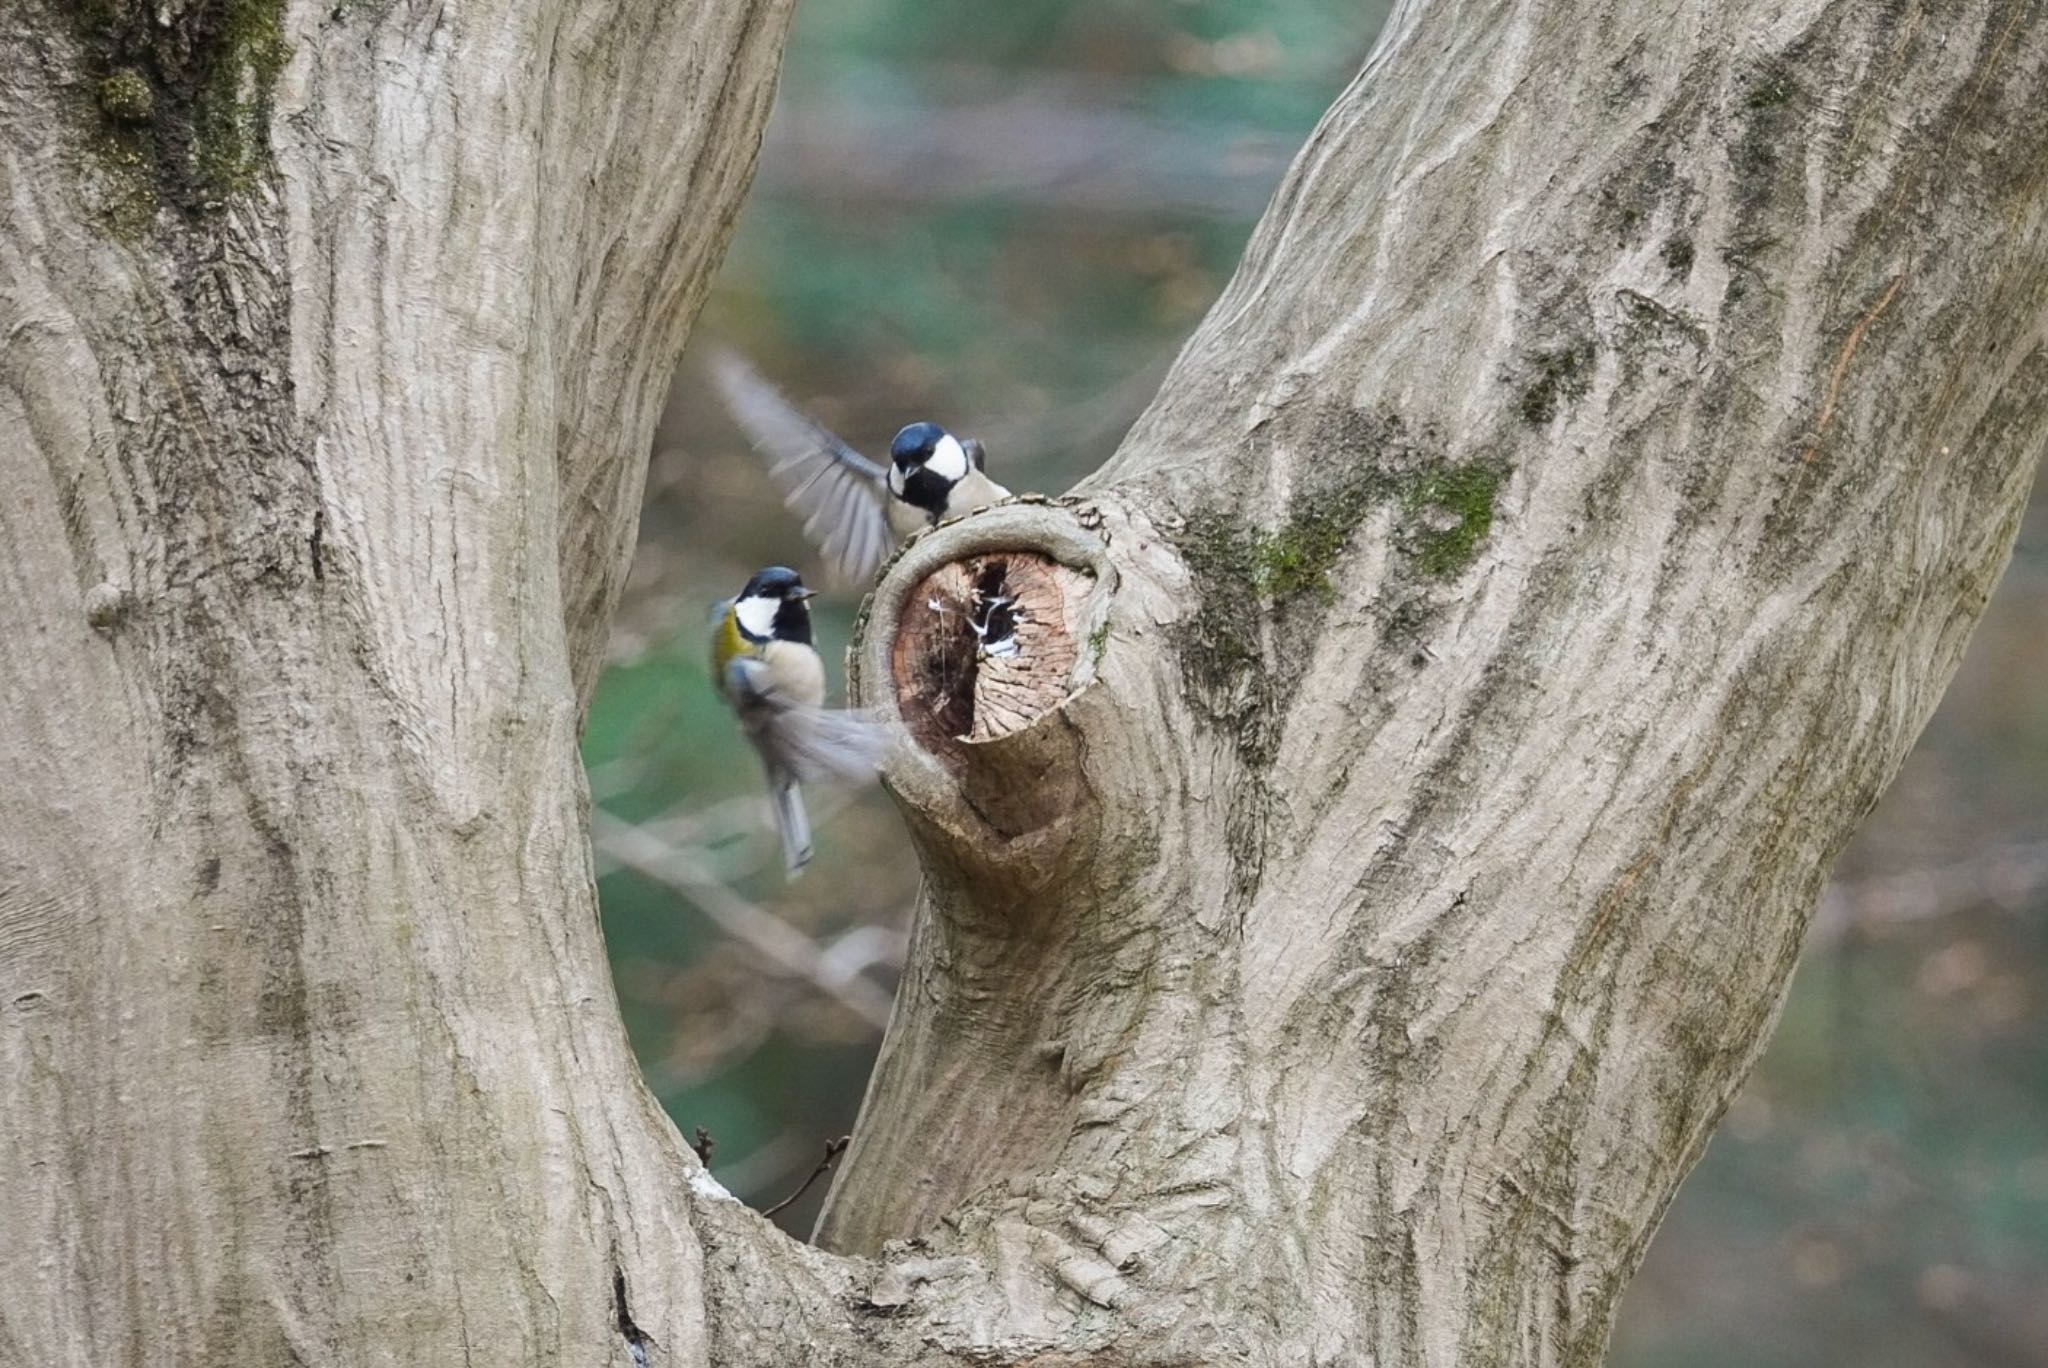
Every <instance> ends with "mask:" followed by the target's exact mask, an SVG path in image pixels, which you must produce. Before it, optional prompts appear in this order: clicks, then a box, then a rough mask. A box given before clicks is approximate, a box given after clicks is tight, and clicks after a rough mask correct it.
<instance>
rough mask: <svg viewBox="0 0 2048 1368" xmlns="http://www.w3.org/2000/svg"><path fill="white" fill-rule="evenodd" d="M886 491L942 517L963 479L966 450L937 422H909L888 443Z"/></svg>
mask: <svg viewBox="0 0 2048 1368" xmlns="http://www.w3.org/2000/svg"><path fill="white" fill-rule="evenodd" d="M889 460H890V462H891V465H890V468H889V490H890V492H891V493H893V494H894V495H895V496H896V497H897V498H899V499H901V500H903V501H904V502H905V503H907V504H912V505H914V506H916V507H918V508H922V509H924V510H925V511H926V512H928V513H930V514H931V516H932V519H933V520H934V521H937V520H938V519H939V518H941V517H943V516H945V514H946V510H947V508H948V507H949V500H950V499H951V497H952V493H953V486H954V485H956V484H958V483H960V481H961V480H963V479H964V478H966V475H967V469H968V465H969V458H968V455H967V448H966V447H965V446H963V445H961V442H960V439H959V438H958V437H955V436H954V435H953V434H952V433H950V432H948V431H946V430H945V429H944V428H942V427H940V426H939V425H938V424H937V423H912V424H911V425H910V426H909V427H907V428H905V429H903V431H901V432H899V433H897V434H896V440H895V441H893V442H891V443H889Z"/></svg>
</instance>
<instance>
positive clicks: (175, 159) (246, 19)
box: [66, 0, 291, 209]
mask: <svg viewBox="0 0 2048 1368" xmlns="http://www.w3.org/2000/svg"><path fill="white" fill-rule="evenodd" d="M66 13H68V15H69V18H70V22H71V24H72V26H73V29H74V31H75V32H76V33H77V34H78V36H79V37H80V39H81V40H82V41H83V43H84V45H85V48H86V54H87V61H88V64H89V71H90V74H92V75H93V76H94V78H95V83H94V87H93V88H94V91H95V95H96V101H95V103H96V105H97V108H98V114H99V120H100V122H101V124H102V130H101V132H102V136H101V138H100V139H99V142H98V145H99V146H100V147H101V148H102V149H103V150H105V151H107V152H109V153H110V154H111V155H110V156H105V157H103V158H102V160H103V161H108V162H109V163H110V169H112V170H115V171H116V172H118V173H119V174H120V175H122V176H124V177H132V174H133V173H135V172H137V171H146V172H147V174H148V178H149V179H150V181H151V182H152V183H153V186H154V190H155V193H156V196H157V197H158V198H161V199H162V200H165V201H168V202H170V203H173V204H177V205H180V206H182V207H185V208H190V209H204V208H211V207H214V206H217V205H218V204H219V203H220V202H221V201H223V200H225V199H226V198H228V197H229V196H231V195H233V194H236V193H238V192H240V191H244V190H247V189H248V188H249V187H250V186H251V185H253V184H254V183H255V181H256V179H257V177H258V176H259V175H260V174H261V172H262V170H263V168H264V166H265V165H266V163H267V162H268V159H269V155H270V145H269V123H270V101H271V92H272V90H273V88H274V87H275V86H276V83H277V78H278V75H279V73H281V72H282V71H283V69H284V65H285V62H286V61H287V60H289V58H290V56H291V48H290V45H289V44H288V43H286V41H285V37H284V2H283V0H192V2H191V3H189V4H187V5H186V6H185V7H184V8H182V9H177V10H174V11H162V10H160V9H159V7H157V6H156V5H154V4H153V3H150V0H84V3H82V4H78V5H76V6H75V7H72V8H70V9H68V10H67V11H66ZM128 198H131V199H132V198H135V197H134V196H129V197H128Z"/></svg>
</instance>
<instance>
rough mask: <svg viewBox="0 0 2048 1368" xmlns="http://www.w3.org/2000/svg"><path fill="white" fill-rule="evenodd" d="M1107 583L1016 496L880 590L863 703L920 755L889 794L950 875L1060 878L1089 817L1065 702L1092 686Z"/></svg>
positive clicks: (957, 529)
mask: <svg viewBox="0 0 2048 1368" xmlns="http://www.w3.org/2000/svg"><path fill="white" fill-rule="evenodd" d="M1114 579H1115V572H1114V571H1113V570H1112V569H1111V568H1110V565H1109V560H1108V556H1107V553H1106V551H1105V549H1104V547H1103V545H1102V541H1101V539H1100V537H1099V536H1095V535H1092V534H1090V533H1089V532H1088V531H1087V530H1086V529H1085V528H1083V527H1082V526H1081V525H1080V524H1079V523H1078V522H1077V520H1076V519H1075V518H1074V516H1073V515H1072V514H1070V513H1068V512H1067V511H1066V510H1064V509H1061V508H1058V507H1056V506H1052V505H1049V504H1047V503H1046V502H1045V501H1043V500H1034V499H1023V500H1017V501H1013V502H1011V503H1007V504H1003V505H1000V506H998V507H995V508H990V509H985V510H983V511H982V512H980V513H977V514H974V515H972V516H970V517H968V518H966V519H963V520H961V521H960V522H958V523H954V524H950V525H948V526H946V527H942V528H940V529H938V530H937V531H936V532H934V533H931V534H930V535H928V536H925V537H921V538H919V539H918V540H917V541H916V542H915V543H913V544H912V545H911V546H910V547H908V548H907V549H906V550H905V551H904V553H903V555H902V556H901V557H900V558H899V559H898V560H897V562H896V564H895V565H894V566H893V567H892V568H891V569H890V571H889V573H888V574H887V575H886V576H885V578H884V579H883V582H882V584H881V585H880V586H879V587H878V588H877V590H876V592H875V597H874V600H873V603H872V605H871V614H872V616H871V619H870V621H869V622H868V623H867V624H866V626H865V632H864V635H863V636H862V638H861V645H860V646H859V647H858V648H857V651H856V656H855V661H854V683H855V689H856V693H857V695H858V696H860V697H861V698H862V701H864V702H865V703H867V704H868V705H870V706H876V705H879V706H881V707H882V708H883V709H884V710H889V709H893V710H894V712H895V713H896V715H897V716H898V717H899V718H901V719H902V722H903V725H904V727H905V729H906V730H907V731H908V732H909V734H910V739H911V740H912V741H913V742H914V743H915V745H914V746H913V747H911V748H907V750H908V754H906V755H904V756H903V757H902V758H901V760H900V761H899V762H898V763H896V764H892V765H891V767H890V769H889V776H888V777H889V780H890V784H891V787H892V788H894V789H895V790H896V792H897V794H898V796H899V797H900V798H901V799H902V800H903V801H904V803H905V805H906V806H907V807H909V808H910V809H912V810H913V812H914V813H915V814H916V815H917V816H918V817H920V818H922V819H923V821H924V822H925V823H928V824H929V825H930V830H929V833H928V834H929V835H932V836H935V837H938V838H940V839H939V840H938V842H937V844H938V846H939V847H940V848H941V849H943V850H945V851H947V852H949V853H950V859H949V861H948V862H949V863H951V864H953V865H955V866H956V867H962V866H973V865H980V864H986V863H988V862H990V861H994V862H996V863H998V864H1002V865H1004V866H1006V867H1008V866H1029V869H1030V870H1032V871H1036V873H1037V875H1039V876H1044V875H1045V874H1046V871H1048V870H1051V869H1053V868H1054V867H1055V866H1056V865H1057V863H1058V862H1057V861H1054V860H1053V859H1052V858H1051V856H1052V853H1053V852H1052V850H1051V849H1050V848H1049V847H1052V846H1056V845H1063V844H1064V842H1065V840H1066V838H1067V837H1068V836H1069V835H1070V834H1071V833H1072V831H1073V830H1074V829H1075V825H1076V824H1075V822H1074V821H1073V818H1074V817H1075V816H1077V815H1078V814H1079V812H1081V811H1082V810H1083V809H1084V808H1085V807H1086V785H1085V782H1084V777H1083V775H1082V773H1081V763H1080V759H1081V756H1080V741H1079V737H1078V736H1077V735H1076V733H1075V729H1074V727H1073V725H1072V722H1071V720H1070V719H1068V718H1067V717H1066V711H1067V709H1066V705H1067V704H1068V703H1069V702H1070V701H1072V700H1073V699H1074V697H1075V696H1076V695H1077V694H1079V693H1080V692H1081V691H1082V690H1084V689H1086V688H1087V686H1088V685H1089V684H1090V683H1091V682H1092V681H1093V679H1094V652H1093V651H1091V650H1090V649H1089V645H1088V643H1089V641H1090V639H1091V635H1092V634H1093V633H1094V632H1095V631H1096V630H1097V629H1099V628H1100V627H1101V625H1102V624H1103V623H1105V622H1106V621H1107V619H1108V613H1109V599H1110V596H1111V592H1112V591H1113V587H1114ZM1012 872H1013V873H1014V872H1015V871H1012ZM1025 882H1027V883H1033V884H1039V883H1042V882H1043V878H1042V877H1038V878H1033V879H1027V880H1026V881H1025Z"/></svg>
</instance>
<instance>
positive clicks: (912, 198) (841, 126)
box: [761, 66, 1299, 221]
mask: <svg viewBox="0 0 2048 1368" xmlns="http://www.w3.org/2000/svg"><path fill="white" fill-rule="evenodd" d="M931 75H932V77H933V79H931V80H929V81H920V82H918V83H917V84H915V85H903V84H901V83H896V84H890V83H887V82H883V81H879V80H862V81H850V82H848V84H849V85H850V86H853V87H854V88H855V89H856V90H857V91H858V94H848V95H847V96H844V97H840V98H833V97H832V96H831V95H827V96H826V97H824V98H812V99H809V100H805V101H802V102H797V101H791V102H789V103H786V104H784V105H782V106H781V107H780V108H779V109H778V110H777V111H776V114H775V118H774V121H773V122H772V123H770V124H769V127H768V134H767V139H766V141H765V143H764V146H763V155H762V159H761V190H762V193H765V194H770V195H777V194H785V195H796V196H802V197H804V198H809V199H818V200H826V201H831V200H848V199H871V200H882V201H886V202H888V203H890V204H892V205H899V206H900V205H905V204H917V203H962V202H983V201H987V200H989V199H994V198H1000V199H1015V200H1018V201H1021V202H1023V203H1026V204H1028V205H1029V206H1030V207H1031V208H1032V209H1034V210H1038V211H1044V210H1053V211H1066V212H1082V213H1088V214H1110V215H1129V214H1138V215H1148V216H1156V215H1159V214H1162V213H1193V214H1202V215H1209V216H1215V217H1220V218H1225V219H1230V220H1234V221H1242V220H1247V219H1250V218H1251V217H1252V216H1254V215H1256V214H1257V213H1258V212H1259V210H1261V209H1262V208H1264V207H1265V203H1266V199H1267V197H1268V196H1269V195H1270V194H1271V193H1272V190H1273V186H1274V184H1275V183H1276V182H1278V181H1279V179H1280V174H1281V172H1283V171H1285V170H1286V169H1287V163H1288V160H1289V159H1290V158H1291V157H1292V156H1293V155H1294V152H1295V149H1296V147H1297V145H1298V143H1299V139H1298V138H1296V137H1295V136H1293V134H1292V132H1291V131H1289V132H1282V131H1276V130H1274V129H1271V128H1268V127H1262V126H1260V125H1258V124H1256V123H1250V122H1246V121H1244V120H1242V119H1233V118H1227V117H1213V116H1212V117H1206V118H1205V117H1201V116H1199V115H1190V114H1188V113H1186V112H1177V113H1174V114H1161V113H1154V112H1151V110H1150V109H1148V108H1147V106H1148V105H1153V106H1156V105H1159V104H1161V103H1163V101H1160V100H1157V99H1151V100H1148V99H1147V98H1145V95H1144V92H1142V91H1140V90H1137V89H1134V84H1135V83H1133V82H1131V81H1128V80H1124V81H1114V82H1107V81H1103V80H1100V79H1086V78H1081V77H1077V76H1072V75H1059V74H1044V75H1033V76H1027V77H1019V76H1017V75H1015V74H1013V73H1008V72H1002V71H997V70H983V69H974V68H965V67H958V66H955V67H952V68H949V69H945V70H940V71H937V72H933V73H931ZM949 89H950V90H958V91H961V92H963V95H962V97H961V98H959V99H955V100H946V99H942V98H932V97H931V92H933V91H935V90H937V91H943V90H949ZM992 91H993V92H997V93H995V94H994V95H993V97H991V94H990V92H992Z"/></svg>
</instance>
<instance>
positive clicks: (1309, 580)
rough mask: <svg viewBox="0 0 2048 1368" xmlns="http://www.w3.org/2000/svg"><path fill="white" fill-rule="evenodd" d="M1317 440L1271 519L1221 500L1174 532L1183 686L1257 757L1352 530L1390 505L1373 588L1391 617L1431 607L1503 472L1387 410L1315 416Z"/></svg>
mask: <svg viewBox="0 0 2048 1368" xmlns="http://www.w3.org/2000/svg"><path fill="white" fill-rule="evenodd" d="M1317 447H1318V451H1317V455H1316V457H1315V459H1314V461H1313V462H1312V464H1311V465H1310V466H1309V467H1308V470H1307V473H1306V476H1305V478H1304V479H1303V481H1302V487H1301V489H1300V492H1299V493H1298V494H1297V495H1296V497H1295V498H1294V499H1293V500H1292V501H1291V502H1290V504H1289V505H1288V507H1287V510H1286V514H1285V516H1284V517H1283V518H1282V519H1281V521H1280V522H1279V524H1278V525H1277V526H1270V527H1268V526H1260V525H1259V524H1257V523H1256V522H1253V521H1250V520H1248V519H1247V518H1245V517H1244V515H1243V513H1242V512H1241V511H1240V510H1239V509H1238V508H1237V507H1236V506H1235V505H1220V506H1215V507H1210V508H1205V509H1201V510H1198V511H1196V512H1195V513H1193V514H1191V515H1190V516H1189V517H1188V518H1187V519H1186V520H1185V522H1184V523H1183V525H1182V527H1181V528H1180V530H1179V533H1178V535H1177V536H1176V537H1175V545H1176V548H1177V549H1178V550H1179V552H1180V555H1181V558H1182V560H1184V561H1185V562H1186V563H1187V566H1188V569H1189V571H1190V572H1191V574H1192V576H1193V578H1194V583H1195V586H1196V592H1197V593H1198V594H1199V596H1200V603H1199V605H1198V607H1197V608H1196V610H1195V611H1194V613H1193V614H1191V615H1190V617H1189V618H1188V620H1187V622H1186V624H1185V626H1184V627H1183V629H1182V633H1181V641H1180V649H1181V658H1182V664H1183V669H1184V670H1185V672H1186V677H1187V680H1188V684H1189V689H1190V693H1191V694H1192V695H1193V696H1194V697H1195V698H1196V699H1197V700H1199V702H1200V704H1201V706H1202V707H1203V708H1204V710H1205V711H1206V712H1207V713H1208V715H1209V716H1210V717H1211V719H1212V720H1214V721H1216V722H1218V723H1219V724H1221V725H1227V726H1229V727H1231V728H1233V729H1234V731H1235V733H1236V735H1237V738H1238V742H1239V748H1240V752H1241V753H1242V754H1243V755H1244V756H1245V757H1246V758H1247V760H1249V761H1251V762H1253V763H1254V764H1258V763H1261V762H1262V761H1263V759H1264V758H1265V757H1266V756H1267V755H1269V754H1270V751H1271V746H1272V742H1273V741H1274V740H1275V738H1274V737H1273V735H1272V734H1271V729H1270V727H1269V726H1268V724H1269V723H1270V721H1271V720H1272V719H1273V718H1275V717H1276V716H1277V715H1278V713H1279V712H1280V711H1281V710H1282V709H1284V707H1285V706H1286V702H1287V699H1288V698H1289V697H1290V696H1291V695H1292V693H1293V690H1294V688H1295V686H1296V685H1297V684H1298V683H1299V680H1300V677H1301V672H1302V670H1303V669H1304V668H1305V666H1306V662H1307V661H1308V660H1309V659H1310V658H1311V657H1312V656H1313V653H1314V650H1315V637H1316V633H1317V632H1318V631H1319V630H1320V626H1321V623H1322V620H1323V617H1324V614H1325V613H1326V612H1327V610H1328V609H1329V608H1330V607H1331V606H1332V605H1333V604H1334V603H1335V602H1336V601H1337V598H1338V590H1337V573H1338V571H1339V569H1340V568H1341V566H1342V564H1343V561H1344V558H1345V556H1346V555H1347V554H1349V553H1350V552H1352V551H1353V550H1355V546H1354V543H1355V541H1356V540H1357V537H1358V535H1359V533H1360V530H1361V529H1362V528H1365V527H1366V526H1368V524H1371V523H1372V521H1373V519H1374V517H1375V515H1376V514H1379V515H1384V514H1386V513H1389V512H1391V514H1392V515H1393V516H1392V522H1391V528H1390V529H1389V533H1390V541H1391V545H1392V547H1393V551H1394V554H1393V556H1392V557H1391V558H1390V562H1389V566H1388V573H1387V575H1386V577H1385V579H1384V580H1382V581H1381V582H1380V584H1379V585H1378V587H1377V590H1376V599H1377V600H1378V603H1379V605H1380V607H1381V609H1382V610H1384V611H1385V612H1387V613H1388V614H1389V615H1390V617H1401V616H1403V615H1404V614H1405V615H1406V616H1408V617H1416V616H1418V615H1419V616H1422V617H1426V616H1427V615H1428V613H1429V611H1430V609H1429V605H1430V604H1431V603H1432V602H1433V601H1434V600H1435V599H1437V598H1440V597H1441V595H1442V587H1441V586H1442V585H1443V584H1444V583H1446V582H1448V581H1450V580H1453V579H1455V578H1456V577H1457V576H1458V575H1460V574H1462V573H1463V572H1464V571H1465V570H1466V569H1468V568H1469V567H1470V566H1471V565H1472V564H1473V562H1474V561H1476V560H1477V559H1478V555H1479V552H1480V549H1481V548H1482V546H1483V545H1484V543H1485V540H1486V537H1487V535H1488V534H1489V533H1490V532H1491V530H1492V528H1493V521H1494V515H1495V507H1496V504H1497V502H1498V500H1499V497H1500V491H1501V487H1502V486H1503V484H1504V483H1505V482H1506V479H1507V476H1508V466H1507V465H1506V463H1505V462H1503V461H1500V460H1498V459H1495V458H1491V457H1482V458H1476V459H1463V460H1460V459H1457V458H1455V457H1453V456H1451V455H1450V454H1449V453H1447V452H1445V451H1444V450H1442V449H1441V448H1440V447H1439V446H1437V445H1436V444H1435V443H1434V442H1433V440H1431V438H1430V437H1429V436H1428V435H1427V434H1424V435H1422V436H1420V437H1418V436H1416V435H1412V434H1410V433H1409V432H1408V431H1407V430H1406V429H1405V427H1404V426H1403V424H1402V423H1401V422H1400V420H1399V419H1397V418H1392V417H1380V418H1368V417H1365V416H1363V415H1358V414H1354V413H1349V412H1348V411H1347V412H1346V413H1345V414H1342V415H1339V416H1337V417H1335V418H1333V419H1331V420H1330V421H1328V422H1327V423H1325V424H1323V425H1322V430H1321V432H1319V434H1318V437H1317ZM1377 525H1379V526H1382V527H1385V526H1387V524H1386V523H1385V522H1384V521H1382V522H1380V523H1379V524H1377ZM1394 635H1397V634H1395V633H1391V632H1390V633H1389V639H1391V638H1392V636H1394Z"/></svg>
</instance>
